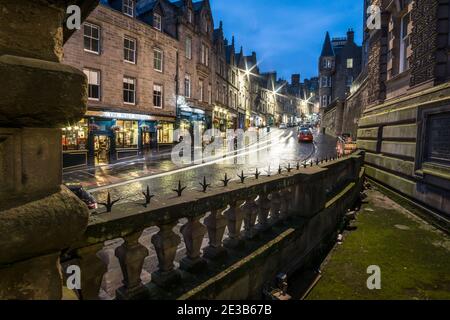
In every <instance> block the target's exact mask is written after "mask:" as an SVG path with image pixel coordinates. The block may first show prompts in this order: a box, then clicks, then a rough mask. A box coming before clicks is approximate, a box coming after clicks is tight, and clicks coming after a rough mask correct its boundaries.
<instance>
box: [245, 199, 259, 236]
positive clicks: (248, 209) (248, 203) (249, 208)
mask: <svg viewBox="0 0 450 320" xmlns="http://www.w3.org/2000/svg"><path fill="white" fill-rule="evenodd" d="M242 211H243V212H244V229H245V237H246V238H247V239H253V238H254V237H255V236H256V234H257V229H256V228H255V223H256V218H257V216H258V211H259V210H258V206H257V205H256V202H255V197H254V196H250V197H248V198H247V199H246V200H245V203H244V205H243V206H242Z"/></svg>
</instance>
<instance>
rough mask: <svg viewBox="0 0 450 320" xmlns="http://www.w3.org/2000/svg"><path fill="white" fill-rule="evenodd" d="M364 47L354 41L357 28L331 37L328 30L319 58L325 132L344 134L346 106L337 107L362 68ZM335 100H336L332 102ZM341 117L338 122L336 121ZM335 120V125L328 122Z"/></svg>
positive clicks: (320, 95) (321, 102)
mask: <svg viewBox="0 0 450 320" xmlns="http://www.w3.org/2000/svg"><path fill="white" fill-rule="evenodd" d="M361 61H362V49H361V47H360V46H358V45H356V44H355V41H354V31H353V30H351V29H350V30H349V31H348V32H347V36H346V37H343V38H333V39H330V35H329V33H328V32H327V33H326V36H325V41H324V44H323V48H322V52H321V55H320V58H319V103H320V110H321V116H322V117H321V118H322V132H324V133H328V134H330V135H341V134H342V125H341V124H340V123H339V119H342V117H343V108H338V109H336V108H335V106H336V105H340V104H339V103H338V102H337V101H341V102H343V101H344V100H345V98H346V96H347V94H348V93H349V92H350V87H351V85H352V83H353V81H354V80H355V79H356V78H357V77H358V75H359V73H360V72H361ZM333 102H335V103H333ZM336 121H338V123H336ZM329 123H335V124H334V125H333V127H327V126H326V124H329Z"/></svg>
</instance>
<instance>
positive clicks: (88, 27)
mask: <svg viewBox="0 0 450 320" xmlns="http://www.w3.org/2000/svg"><path fill="white" fill-rule="evenodd" d="M84 51H88V52H93V53H97V54H100V27H98V26H96V25H93V24H90V23H85V24H84Z"/></svg>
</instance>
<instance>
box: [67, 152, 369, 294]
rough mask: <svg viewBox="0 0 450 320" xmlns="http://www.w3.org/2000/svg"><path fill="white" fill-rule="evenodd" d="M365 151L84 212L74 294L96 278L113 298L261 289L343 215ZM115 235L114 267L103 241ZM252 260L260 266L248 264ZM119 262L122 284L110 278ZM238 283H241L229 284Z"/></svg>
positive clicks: (71, 256) (72, 257)
mask: <svg viewBox="0 0 450 320" xmlns="http://www.w3.org/2000/svg"><path fill="white" fill-rule="evenodd" d="M363 159H364V154H363V153H362V152H360V153H357V154H354V155H350V156H348V157H344V158H339V159H337V158H334V160H330V161H326V162H323V163H312V164H309V165H308V166H305V167H303V166H300V165H299V166H298V168H292V169H290V170H289V171H284V172H281V173H280V174H274V175H272V176H270V177H267V176H259V177H258V179H256V178H252V177H248V178H247V179H245V181H244V182H243V183H242V182H240V181H239V182H238V181H236V182H234V181H233V182H230V183H229V184H228V185H227V186H223V184H213V186H211V187H210V188H208V190H207V191H206V192H201V191H200V190H186V191H184V192H183V193H182V195H181V196H180V197H176V196H174V197H169V198H168V197H161V196H156V197H155V198H153V199H152V201H151V203H150V205H147V206H143V205H142V203H122V204H117V205H115V206H114V207H113V208H112V212H109V213H108V212H99V213H98V214H97V215H95V216H92V217H91V218H90V223H89V226H88V229H87V230H86V233H85V234H84V236H83V238H82V239H80V241H78V242H77V243H75V244H74V245H73V246H72V248H71V250H69V251H68V252H67V254H66V257H67V260H65V262H64V265H69V264H71V265H74V264H75V265H79V266H80V268H81V270H82V272H83V274H84V277H83V278H82V290H81V291H80V292H78V294H79V297H80V298H81V299H88V300H89V299H99V292H100V291H101V290H100V288H103V291H102V292H109V294H111V292H112V293H114V291H115V292H116V295H115V297H116V298H117V299H174V298H180V297H184V298H196V297H203V298H205V297H207V298H210V299H220V298H224V299H225V298H226V299H237V298H241V299H249V298H257V297H260V296H261V294H262V289H263V285H264V284H265V282H271V280H273V277H274V276H275V274H276V273H277V272H288V273H292V272H294V271H295V270H296V269H298V268H300V267H302V266H305V264H306V263H308V262H309V261H310V259H311V255H314V252H316V250H321V248H323V247H324V246H326V244H327V243H329V240H334V239H335V233H336V231H337V229H338V225H339V223H340V221H341V219H342V215H343V214H345V212H346V211H347V209H349V208H351V205H352V203H353V201H354V200H355V199H356V197H357V196H358V193H359V191H360V188H361V183H362V179H363V174H364V170H362V164H363ZM155 226H157V227H158V231H156V230H155V228H154V227H155ZM150 229H151V230H150ZM225 229H227V230H228V232H227V233H225ZM206 237H207V238H208V240H209V241H205V240H206V239H205V238H206ZM149 238H151V241H149ZM121 239H123V242H122V241H120V243H122V244H121V245H120V246H119V247H117V248H116V249H115V256H116V257H117V258H118V260H119V264H120V268H121V270H117V267H115V266H114V265H115V263H116V262H115V261H113V260H112V259H114V258H112V257H110V256H109V255H110V254H109V253H107V252H111V247H108V245H106V243H112V242H111V241H110V240H114V241H113V242H117V240H121ZM150 242H151V244H152V245H153V246H151V245H150ZM117 243H118V242H117ZM153 250H154V251H153ZM153 252H154V253H153ZM292 257H296V259H292ZM156 258H157V259H158V269H157V270H155V271H154V269H153V268H152V267H150V269H151V270H149V269H148V267H147V268H146V267H144V266H145V265H146V264H147V266H148V265H149V264H150V265H151V266H155V262H156V261H155V260H156ZM262 260H264V261H265V263H264V264H259V261H262ZM255 264H256V265H257V266H258V268H262V269H261V274H255V273H254V270H255V269H253V267H252V266H255ZM112 268H114V269H116V270H115V271H114V272H113V273H112V274H111V273H110V272H111V270H112ZM255 268H256V267H255ZM143 270H144V271H145V272H147V273H148V272H152V271H153V272H152V273H151V280H150V279H149V278H148V277H146V279H145V280H144V279H142V278H141V274H142V271H143ZM251 270H253V272H252V271H251ZM120 271H121V272H122V275H123V277H124V280H123V281H122V282H121V284H118V286H120V285H122V286H121V287H111V286H110V284H111V283H117V281H115V280H113V278H112V277H115V278H117V277H120V276H121V274H120ZM250 273H252V275H250ZM105 277H106V278H105ZM104 278H105V279H107V281H104V280H103V281H102V279H104ZM218 279H219V280H218ZM111 280H113V281H111ZM102 282H103V285H102ZM242 283H243V285H244V286H246V287H247V289H244V290H242V291H241V292H238V291H235V290H233V289H232V288H236V286H237V287H239V286H240V284H242ZM202 288H204V289H202ZM249 288H251V289H249ZM111 297H113V296H111Z"/></svg>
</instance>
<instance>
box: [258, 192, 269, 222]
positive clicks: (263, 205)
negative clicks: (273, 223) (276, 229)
mask: <svg viewBox="0 0 450 320" xmlns="http://www.w3.org/2000/svg"><path fill="white" fill-rule="evenodd" d="M257 203H258V225H257V227H256V228H257V229H258V230H259V231H265V230H267V229H268V228H269V227H270V225H269V219H268V218H269V213H270V199H269V198H268V195H266V194H261V195H260V196H259V198H258V201H257Z"/></svg>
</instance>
